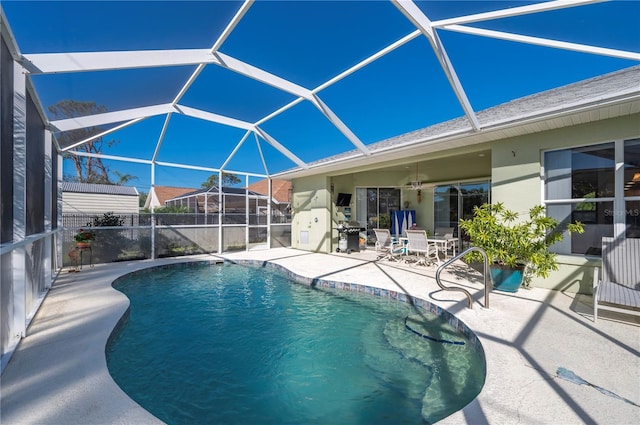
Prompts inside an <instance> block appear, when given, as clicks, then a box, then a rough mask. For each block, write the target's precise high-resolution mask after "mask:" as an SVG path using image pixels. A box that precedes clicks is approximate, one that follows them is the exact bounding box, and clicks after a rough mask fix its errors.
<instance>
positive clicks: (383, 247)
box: [373, 229, 404, 261]
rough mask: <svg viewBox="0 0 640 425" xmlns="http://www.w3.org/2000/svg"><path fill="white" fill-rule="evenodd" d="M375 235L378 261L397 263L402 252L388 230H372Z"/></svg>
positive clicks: (401, 248)
mask: <svg viewBox="0 0 640 425" xmlns="http://www.w3.org/2000/svg"><path fill="white" fill-rule="evenodd" d="M373 232H374V233H375V234H376V244H375V247H376V252H377V253H378V260H383V259H384V260H390V261H397V260H398V258H399V257H400V256H401V255H402V254H403V252H404V250H403V247H401V246H400V245H399V244H398V243H397V242H396V241H395V240H394V239H393V238H392V237H391V232H389V229H373Z"/></svg>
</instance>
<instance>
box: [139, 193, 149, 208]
mask: <svg viewBox="0 0 640 425" xmlns="http://www.w3.org/2000/svg"><path fill="white" fill-rule="evenodd" d="M148 196H149V194H148V193H147V192H143V191H140V192H138V206H139V207H140V208H143V207H144V204H146V203H147V197H148Z"/></svg>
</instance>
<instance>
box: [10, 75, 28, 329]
mask: <svg viewBox="0 0 640 425" xmlns="http://www.w3.org/2000/svg"><path fill="white" fill-rule="evenodd" d="M13 93H14V95H13V242H14V243H16V242H20V241H23V240H24V239H25V237H26V227H27V214H26V204H27V197H26V183H27V180H26V177H27V90H26V85H25V74H24V69H23V68H22V66H20V65H19V64H17V63H14V66H13ZM11 262H12V267H13V327H12V333H11V337H12V338H15V339H17V340H19V339H20V338H22V337H23V336H25V335H26V319H27V312H26V302H27V300H26V294H27V292H26V289H27V288H26V284H27V278H26V272H25V267H26V247H25V246H24V245H23V246H21V247H19V248H15V249H14V250H13V254H12V259H11Z"/></svg>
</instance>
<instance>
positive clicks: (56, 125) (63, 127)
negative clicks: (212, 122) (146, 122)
mask: <svg viewBox="0 0 640 425" xmlns="http://www.w3.org/2000/svg"><path fill="white" fill-rule="evenodd" d="M174 111H175V110H174V108H173V106H172V105H171V104H170V103H165V104H162V105H154V106H143V107H141V108H132V109H124V110H121V111H114V112H105V113H103V114H95V115H87V116H83V117H74V118H67V119H64V120H57V121H51V122H50V125H51V127H52V129H53V130H54V131H69V130H77V129H79V128H89V127H96V126H100V125H104V124H111V123H114V122H122V121H129V120H134V119H137V118H148V117H152V116H155V115H163V114H168V113H169V112H174Z"/></svg>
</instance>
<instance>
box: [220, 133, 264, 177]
mask: <svg viewBox="0 0 640 425" xmlns="http://www.w3.org/2000/svg"><path fill="white" fill-rule="evenodd" d="M250 134H251V131H247V132H246V133H244V136H242V139H240V141H239V142H238V143H237V144H236V146H235V148H233V151H232V152H231V153H230V154H229V156H228V157H227V159H226V160H225V161H224V162H223V163H222V166H220V170H224V169H225V168H226V167H227V165H228V164H229V162H230V161H231V159H232V158H233V157H234V156H235V154H236V153H237V152H238V151H239V150H240V148H241V147H242V145H243V144H244V141H245V140H247V137H249V135H250ZM254 134H255V133H254Z"/></svg>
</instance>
